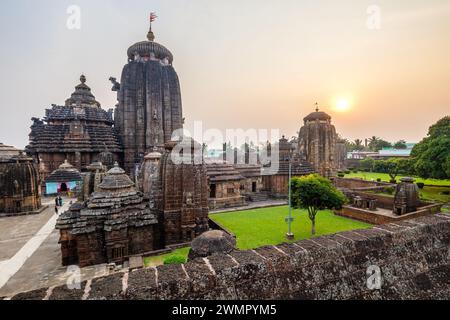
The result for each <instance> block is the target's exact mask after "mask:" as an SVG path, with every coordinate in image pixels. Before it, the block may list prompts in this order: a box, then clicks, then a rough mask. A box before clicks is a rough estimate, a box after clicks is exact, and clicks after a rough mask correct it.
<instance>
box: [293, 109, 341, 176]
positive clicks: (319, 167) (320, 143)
mask: <svg viewBox="0 0 450 320" xmlns="http://www.w3.org/2000/svg"><path fill="white" fill-rule="evenodd" d="M316 105H317V104H316ZM303 121H304V125H303V127H302V128H301V129H300V132H299V138H298V150H299V152H300V154H304V155H305V156H306V160H307V161H308V162H309V163H310V164H311V165H312V166H313V168H314V170H315V171H316V172H317V173H319V174H320V175H322V176H324V177H327V178H329V177H333V176H335V175H336V171H337V163H336V159H335V157H336V140H337V134H336V129H335V128H334V126H333V125H332V124H331V117H330V116H329V115H328V114H326V113H325V112H323V111H319V108H318V107H316V111H315V112H313V113H310V114H309V115H308V116H306V117H305V118H304V119H303Z"/></svg>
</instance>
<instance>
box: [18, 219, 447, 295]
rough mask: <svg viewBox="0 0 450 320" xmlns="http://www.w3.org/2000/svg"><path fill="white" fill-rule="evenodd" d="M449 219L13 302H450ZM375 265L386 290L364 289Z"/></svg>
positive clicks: (117, 277)
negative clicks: (124, 300) (162, 300)
mask: <svg viewBox="0 0 450 320" xmlns="http://www.w3.org/2000/svg"><path fill="white" fill-rule="evenodd" d="M449 248H450V215H448V214H436V215H433V216H427V217H420V218H417V219H414V220H408V221H401V222H397V223H395V224H386V225H382V226H377V227H374V228H371V229H364V230H357V231H347V232H343V233H339V234H335V235H329V236H323V237H318V238H314V239H313V240H302V241H298V242H295V243H292V244H281V245H277V246H267V247H262V248H258V249H256V250H249V251H234V252H232V253H231V254H229V255H215V256H210V257H208V258H204V259H196V260H194V261H192V262H189V263H187V264H185V265H167V266H159V267H157V268H148V269H140V270H136V271H133V272H126V273H117V274H114V275H110V276H107V277H102V278H97V279H94V280H92V281H90V280H89V281H87V282H84V283H83V284H82V288H81V289H80V290H75V291H73V290H72V291H69V290H67V289H66V287H65V286H62V287H56V288H49V289H40V290H36V291H32V292H28V293H23V294H18V295H16V296H15V297H13V299H44V298H45V299H50V300H51V299H120V300H122V299H189V300H192V299H431V298H433V299H450V282H449V279H450V250H449ZM371 265H377V266H379V267H380V269H381V273H382V279H383V280H382V281H383V283H382V287H381V290H369V289H368V288H367V285H366V283H367V274H366V272H367V268H368V267H369V266H371Z"/></svg>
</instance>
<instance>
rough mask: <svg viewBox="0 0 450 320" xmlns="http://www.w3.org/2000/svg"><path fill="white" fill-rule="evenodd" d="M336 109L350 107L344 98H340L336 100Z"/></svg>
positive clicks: (344, 109)
mask: <svg viewBox="0 0 450 320" xmlns="http://www.w3.org/2000/svg"><path fill="white" fill-rule="evenodd" d="M335 109H336V111H341V112H344V111H347V110H348V109H350V102H349V101H348V100H346V99H340V100H338V101H337V102H336V106H335Z"/></svg>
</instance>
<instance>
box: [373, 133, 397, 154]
mask: <svg viewBox="0 0 450 320" xmlns="http://www.w3.org/2000/svg"><path fill="white" fill-rule="evenodd" d="M391 147H392V144H391V143H390V142H388V141H386V140H383V139H381V138H378V137H375V136H373V137H372V138H370V139H369V149H370V150H372V151H374V152H377V151H380V150H381V149H383V148H391Z"/></svg>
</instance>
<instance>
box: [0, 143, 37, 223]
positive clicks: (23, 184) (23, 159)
mask: <svg viewBox="0 0 450 320" xmlns="http://www.w3.org/2000/svg"><path fill="white" fill-rule="evenodd" d="M40 208H41V193H40V186H39V174H38V170H37V168H36V166H35V164H34V163H33V159H32V158H30V157H28V156H26V155H25V154H23V152H22V151H20V150H18V149H16V148H14V147H11V146H7V145H4V144H3V143H0V217H3V216H12V215H20V214H24V213H27V214H28V213H33V212H35V213H37V212H38V211H39V209H40Z"/></svg>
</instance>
